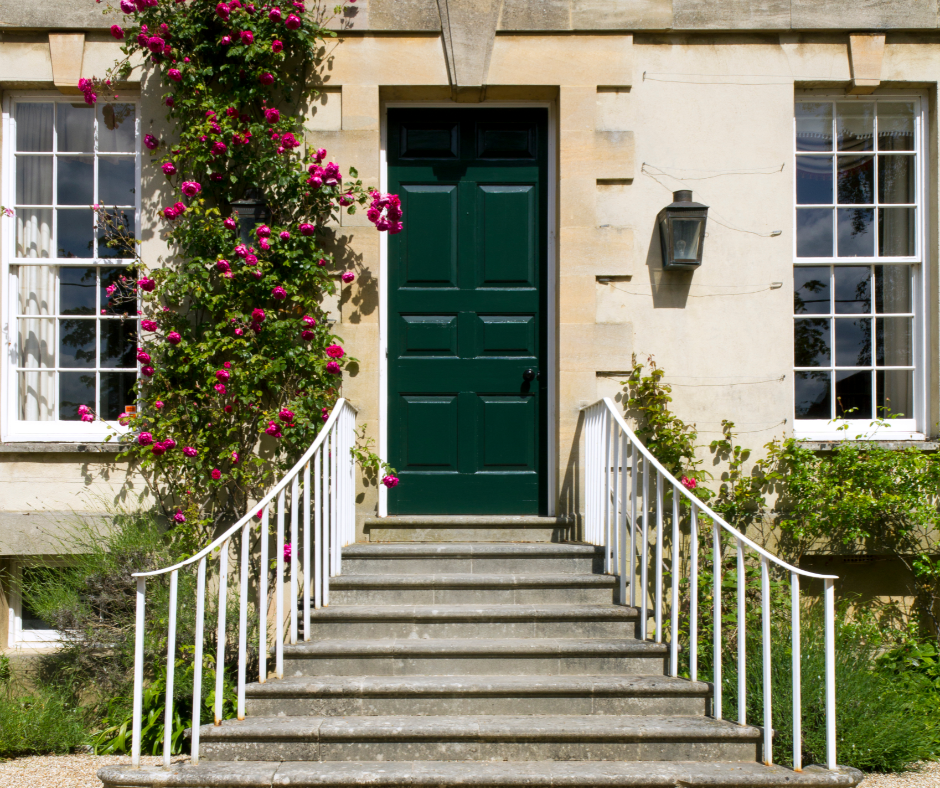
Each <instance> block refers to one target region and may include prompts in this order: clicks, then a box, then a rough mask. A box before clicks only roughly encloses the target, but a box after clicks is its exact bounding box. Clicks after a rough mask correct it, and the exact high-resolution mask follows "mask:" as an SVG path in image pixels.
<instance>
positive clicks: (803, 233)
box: [796, 208, 832, 257]
mask: <svg viewBox="0 0 940 788" xmlns="http://www.w3.org/2000/svg"><path fill="white" fill-rule="evenodd" d="M796 256H797V257H832V210H831V209H829V208H803V209H802V210H800V211H797V212H796Z"/></svg>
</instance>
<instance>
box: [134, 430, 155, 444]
mask: <svg viewBox="0 0 940 788" xmlns="http://www.w3.org/2000/svg"><path fill="white" fill-rule="evenodd" d="M137 443H138V444H139V445H140V446H149V445H150V444H151V443H153V435H151V434H150V433H149V432H142V433H140V435H138V436H137Z"/></svg>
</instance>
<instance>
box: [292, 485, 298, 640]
mask: <svg viewBox="0 0 940 788" xmlns="http://www.w3.org/2000/svg"><path fill="white" fill-rule="evenodd" d="M299 506H300V479H299V478H298V477H297V476H294V480H293V481H292V482H291V486H290V644H291V645H292V646H296V645H297V605H298V599H297V585H298V577H297V575H298V574H299V572H298V570H299V568H300V555H299V550H298V547H299V545H298V544H297V542H298V541H299V539H298V534H297V515H298V511H297V510H298V507H299Z"/></svg>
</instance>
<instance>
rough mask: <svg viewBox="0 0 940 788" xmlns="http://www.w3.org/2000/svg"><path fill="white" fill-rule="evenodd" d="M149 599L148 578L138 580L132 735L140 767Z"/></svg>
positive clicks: (133, 754) (135, 761) (133, 760)
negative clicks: (146, 616)
mask: <svg viewBox="0 0 940 788" xmlns="http://www.w3.org/2000/svg"><path fill="white" fill-rule="evenodd" d="M146 599H147V578H146V577H138V578H137V617H136V620H135V622H134V709H133V721H132V724H133V726H134V730H133V733H132V734H131V763H132V764H133V765H134V767H138V766H140V734H141V728H140V724H141V719H140V718H141V714H142V709H143V701H144V697H143V696H144V612H145V610H144V608H145V605H146Z"/></svg>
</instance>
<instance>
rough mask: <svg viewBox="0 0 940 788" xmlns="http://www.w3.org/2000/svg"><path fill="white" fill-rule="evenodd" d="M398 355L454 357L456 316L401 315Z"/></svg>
mask: <svg viewBox="0 0 940 788" xmlns="http://www.w3.org/2000/svg"><path fill="white" fill-rule="evenodd" d="M401 321H402V326H401V330H400V331H399V333H398V336H399V337H400V338H401V347H400V349H399V354H400V355H401V356H402V357H404V356H456V355H457V315H402V316H401Z"/></svg>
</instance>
